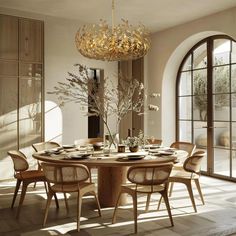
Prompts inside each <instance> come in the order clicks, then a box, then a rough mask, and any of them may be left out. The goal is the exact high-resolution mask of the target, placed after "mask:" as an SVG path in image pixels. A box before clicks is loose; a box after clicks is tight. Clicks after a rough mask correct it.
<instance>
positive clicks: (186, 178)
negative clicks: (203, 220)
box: [158, 151, 206, 212]
mask: <svg viewBox="0 0 236 236" xmlns="http://www.w3.org/2000/svg"><path fill="white" fill-rule="evenodd" d="M205 155H206V153H205V152H204V151H197V152H195V153H194V154H193V155H192V156H190V157H188V158H187V159H186V160H185V162H184V164H183V170H181V171H180V170H177V171H175V170H172V172H171V175H170V177H169V182H170V183H183V184H185V185H186V187H187V190H188V193H189V197H190V199H191V202H192V205H193V208H194V210H195V212H197V208H196V204H195V201H194V196H193V190H192V181H194V182H195V184H196V187H197V190H198V193H199V195H200V198H201V201H202V203H203V205H204V204H205V202H204V199H203V195H202V191H201V187H200V183H199V177H200V169H201V161H202V159H203V157H204V156H205ZM160 203H161V200H160V201H159V205H158V209H159V207H160Z"/></svg>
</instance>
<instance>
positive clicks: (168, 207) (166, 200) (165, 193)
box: [161, 190, 174, 226]
mask: <svg viewBox="0 0 236 236" xmlns="http://www.w3.org/2000/svg"><path fill="white" fill-rule="evenodd" d="M161 195H162V197H163V198H164V201H165V204H166V209H167V212H168V215H169V218H170V222H171V226H174V222H173V218H172V214H171V209H170V203H169V199H168V193H167V190H165V191H164V192H163V193H161Z"/></svg>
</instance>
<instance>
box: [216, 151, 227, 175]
mask: <svg viewBox="0 0 236 236" xmlns="http://www.w3.org/2000/svg"><path fill="white" fill-rule="evenodd" d="M229 169H230V151H229V150H226V149H219V148H215V149H214V173H215V174H220V175H225V176H229V175H230V171H229Z"/></svg>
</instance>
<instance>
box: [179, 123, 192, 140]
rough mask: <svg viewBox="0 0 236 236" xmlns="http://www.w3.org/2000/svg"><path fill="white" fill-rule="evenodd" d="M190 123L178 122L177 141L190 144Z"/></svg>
mask: <svg viewBox="0 0 236 236" xmlns="http://www.w3.org/2000/svg"><path fill="white" fill-rule="evenodd" d="M191 123H192V122H191V121H180V122H179V139H180V140H181V141H185V142H192V124H191Z"/></svg>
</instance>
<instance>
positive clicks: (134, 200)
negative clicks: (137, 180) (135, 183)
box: [132, 192, 138, 234]
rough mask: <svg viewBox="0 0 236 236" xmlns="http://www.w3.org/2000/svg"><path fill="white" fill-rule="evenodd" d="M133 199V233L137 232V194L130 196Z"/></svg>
mask: <svg viewBox="0 0 236 236" xmlns="http://www.w3.org/2000/svg"><path fill="white" fill-rule="evenodd" d="M132 198H133V208H134V209H133V211H134V233H135V234H137V232H138V203H137V192H135V193H134V194H133V195H132Z"/></svg>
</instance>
